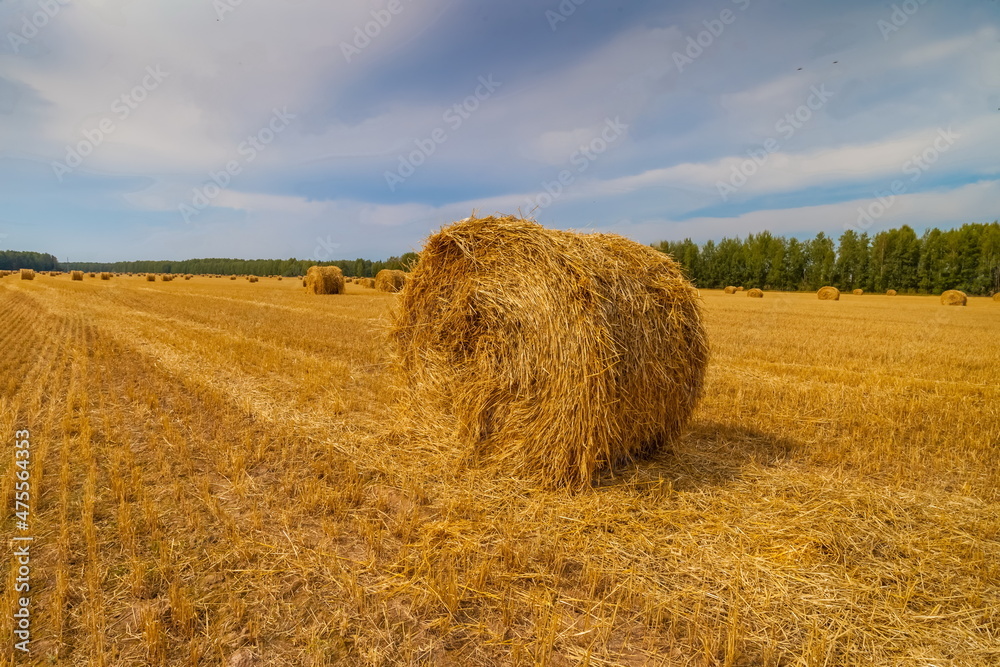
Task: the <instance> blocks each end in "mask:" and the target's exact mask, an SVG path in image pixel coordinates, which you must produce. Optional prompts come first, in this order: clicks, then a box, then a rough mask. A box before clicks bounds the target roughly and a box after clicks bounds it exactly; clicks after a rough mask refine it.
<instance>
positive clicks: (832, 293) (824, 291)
mask: <svg viewBox="0 0 1000 667" xmlns="http://www.w3.org/2000/svg"><path fill="white" fill-rule="evenodd" d="M816 296H818V297H819V300H820V301H840V290H839V289H837V288H836V287H830V286H829V285H827V286H826V287H821V288H819V291H818V292H816Z"/></svg>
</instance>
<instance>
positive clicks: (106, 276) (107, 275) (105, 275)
mask: <svg viewBox="0 0 1000 667" xmlns="http://www.w3.org/2000/svg"><path fill="white" fill-rule="evenodd" d="M101 280H111V274H110V273H108V272H107V271H102V272H101Z"/></svg>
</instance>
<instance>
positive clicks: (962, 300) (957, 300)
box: [941, 289, 969, 306]
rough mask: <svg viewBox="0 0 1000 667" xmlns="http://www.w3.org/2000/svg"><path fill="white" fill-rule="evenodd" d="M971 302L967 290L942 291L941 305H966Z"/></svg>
mask: <svg viewBox="0 0 1000 667" xmlns="http://www.w3.org/2000/svg"><path fill="white" fill-rule="evenodd" d="M968 302H969V299H968V298H967V297H966V296H965V292H960V291H958V290H957V289H950V290H947V291H945V292H942V293H941V305H943V306H964V305H966V304H967V303H968Z"/></svg>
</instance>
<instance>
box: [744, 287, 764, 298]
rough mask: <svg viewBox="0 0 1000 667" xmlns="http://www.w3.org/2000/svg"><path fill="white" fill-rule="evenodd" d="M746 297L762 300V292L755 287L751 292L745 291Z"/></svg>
mask: <svg viewBox="0 0 1000 667" xmlns="http://www.w3.org/2000/svg"><path fill="white" fill-rule="evenodd" d="M747 296H748V297H750V298H751V299H763V298H764V290H761V289H757V288H756V287H754V288H753V289H751V290H747Z"/></svg>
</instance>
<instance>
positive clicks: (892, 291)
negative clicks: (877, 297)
mask: <svg viewBox="0 0 1000 667" xmlns="http://www.w3.org/2000/svg"><path fill="white" fill-rule="evenodd" d="M885 295H886V296H896V290H894V289H890V290H886V292H885Z"/></svg>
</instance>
